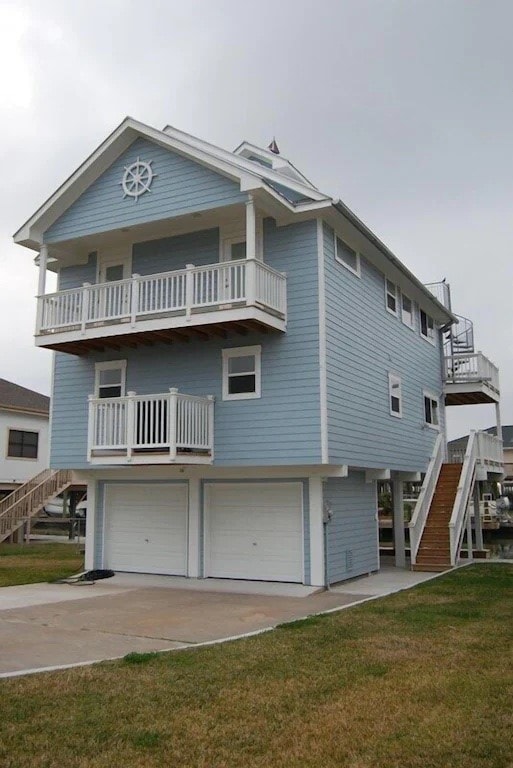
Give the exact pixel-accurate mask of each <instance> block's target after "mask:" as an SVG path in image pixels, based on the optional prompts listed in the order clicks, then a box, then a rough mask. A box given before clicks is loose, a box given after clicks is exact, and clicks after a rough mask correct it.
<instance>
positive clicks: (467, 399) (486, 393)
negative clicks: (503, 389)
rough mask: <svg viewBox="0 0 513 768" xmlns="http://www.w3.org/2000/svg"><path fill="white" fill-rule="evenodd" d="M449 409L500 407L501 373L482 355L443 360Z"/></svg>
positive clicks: (452, 356)
mask: <svg viewBox="0 0 513 768" xmlns="http://www.w3.org/2000/svg"><path fill="white" fill-rule="evenodd" d="M444 380H445V386H444V392H445V403H446V405H474V404H476V403H477V404H478V403H498V402H499V400H500V388H499V369H498V368H497V366H496V365H494V364H493V363H492V362H491V360H489V359H488V358H487V357H485V356H484V355H483V354H482V352H472V353H456V354H452V355H451V354H449V355H446V356H445V357H444Z"/></svg>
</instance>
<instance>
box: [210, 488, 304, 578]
mask: <svg viewBox="0 0 513 768" xmlns="http://www.w3.org/2000/svg"><path fill="white" fill-rule="evenodd" d="M206 498H207V516H208V520H207V527H208V535H207V541H206V564H207V575H210V576H218V577H220V578H242V579H258V580H267V581H299V582H300V581H302V578H303V576H302V572H303V531H302V529H303V511H302V486H301V484H299V483H267V484H260V483H258V484H256V483H247V484H242V483H234V484H216V485H211V486H207V495H206Z"/></svg>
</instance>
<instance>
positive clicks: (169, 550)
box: [104, 483, 187, 576]
mask: <svg viewBox="0 0 513 768" xmlns="http://www.w3.org/2000/svg"><path fill="white" fill-rule="evenodd" d="M104 541H105V557H104V567H105V568H111V569H112V570H113V571H133V572H136V573H164V574H174V575H176V576H185V575H186V574H187V486H186V485H185V484H181V483H180V484H176V485H175V484H170V485H160V484H151V485H143V484H141V485H139V484H137V485H136V484H134V485H132V484H128V485H110V484H109V485H107V486H106V492H105V539H104Z"/></svg>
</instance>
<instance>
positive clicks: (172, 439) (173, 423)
mask: <svg viewBox="0 0 513 768" xmlns="http://www.w3.org/2000/svg"><path fill="white" fill-rule="evenodd" d="M177 406H178V389H177V388H176V387H170V389H169V427H168V429H169V461H175V459H176V453H177V451H176V442H177V441H176V437H177V427H178V413H177V411H178V408H177Z"/></svg>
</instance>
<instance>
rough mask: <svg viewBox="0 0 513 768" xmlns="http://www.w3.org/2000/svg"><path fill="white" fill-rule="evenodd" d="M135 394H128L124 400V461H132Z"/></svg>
mask: <svg viewBox="0 0 513 768" xmlns="http://www.w3.org/2000/svg"><path fill="white" fill-rule="evenodd" d="M136 397H137V393H136V392H133V391H131V392H128V393H127V398H126V436H125V437H126V460H127V461H132V451H133V447H134V437H135V408H136Z"/></svg>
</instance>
